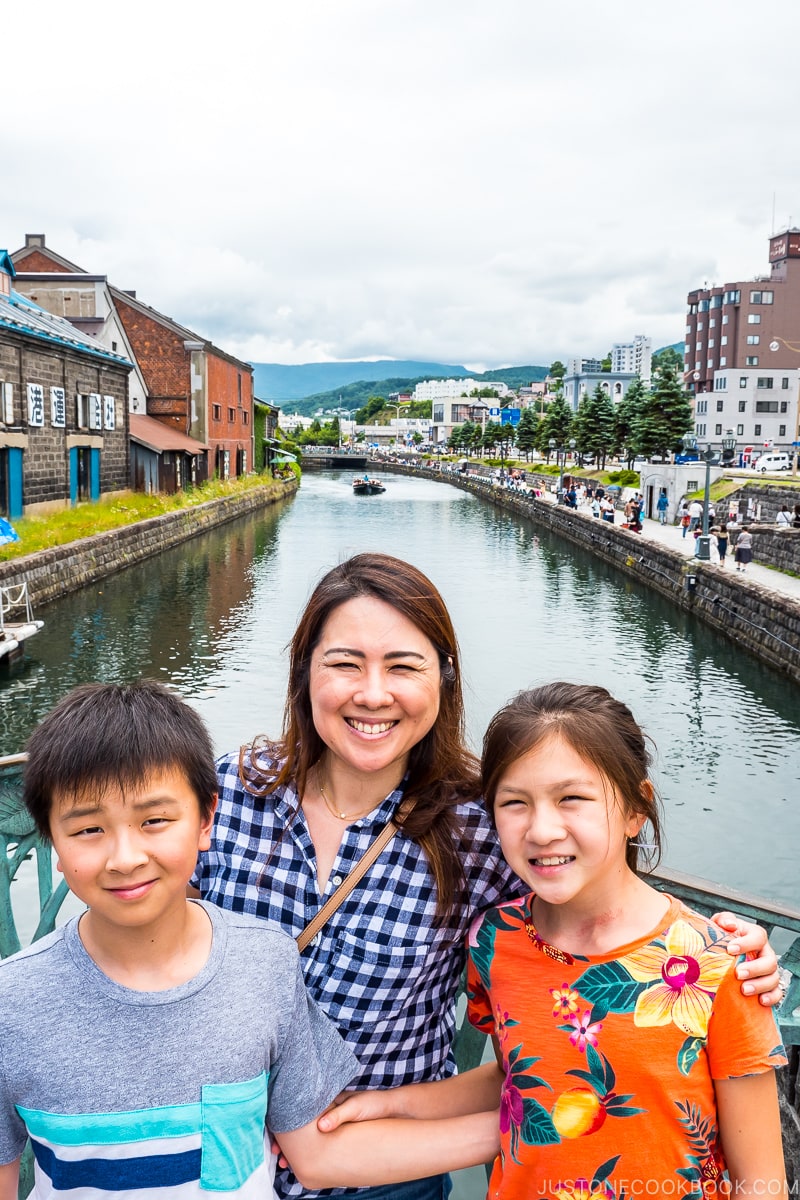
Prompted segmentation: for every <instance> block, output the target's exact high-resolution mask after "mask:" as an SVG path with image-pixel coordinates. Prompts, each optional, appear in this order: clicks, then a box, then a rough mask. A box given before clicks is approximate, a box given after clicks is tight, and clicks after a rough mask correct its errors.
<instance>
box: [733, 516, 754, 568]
mask: <svg viewBox="0 0 800 1200" xmlns="http://www.w3.org/2000/svg"><path fill="white" fill-rule="evenodd" d="M733 559H734V562H735V563H736V570H737V571H741V572H742V574H743V575H744V573H745V572H746V570H747V567H748V564H749V563H751V562H752V561H753V535H752V534H751V532H750V530H749V529H748V528H747V526H746V525H745V526H744V528H743V529H742V532H741V533H740V534H739V536H738V538H737V539H736V549H735V551H734V555H733Z"/></svg>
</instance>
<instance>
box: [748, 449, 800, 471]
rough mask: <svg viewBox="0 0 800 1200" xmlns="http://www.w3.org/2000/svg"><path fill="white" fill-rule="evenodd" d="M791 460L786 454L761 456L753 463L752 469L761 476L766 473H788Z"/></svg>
mask: <svg viewBox="0 0 800 1200" xmlns="http://www.w3.org/2000/svg"><path fill="white" fill-rule="evenodd" d="M791 466H792V463H791V459H790V458H789V455H788V454H762V455H761V456H760V457H759V458H757V459H756V461H755V462H754V463H753V469H754V470H755V471H760V472H761V474H762V475H763V474H764V473H765V472H766V471H789V470H791Z"/></svg>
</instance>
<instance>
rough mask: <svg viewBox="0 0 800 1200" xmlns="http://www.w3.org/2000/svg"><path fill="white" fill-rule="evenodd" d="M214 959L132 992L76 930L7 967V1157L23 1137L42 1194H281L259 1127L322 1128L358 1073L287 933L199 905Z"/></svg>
mask: <svg viewBox="0 0 800 1200" xmlns="http://www.w3.org/2000/svg"><path fill="white" fill-rule="evenodd" d="M203 908H204V910H205V911H206V912H207V913H208V916H209V918H210V920H211V923H212V929H213V938H212V946H211V953H210V955H209V958H208V961H207V962H206V964H205V966H204V967H203V968H202V970H201V971H200V972H199V974H198V975H196V976H195V978H194V979H191V980H190V981H189V982H188V983H184V984H181V985H180V986H179V987H176V988H170V989H168V990H167V991H162V992H138V991H132V990H131V989H129V988H126V987H122V986H121V985H119V984H117V983H114V982H113V981H112V980H110V979H109V978H108V977H107V976H106V975H104V974H103V972H102V971H101V970H100V969H99V968H98V967H97V966H96V965H95V963H94V961H93V960H92V959H91V958H90V957H89V955H88V954H87V953H86V951H85V949H84V948H83V944H82V942H81V940H80V936H79V934H78V920H79V918H76V919H75V920H73V921H71V922H70V923H69V924H67V925H65V926H64V927H63V929H59V930H57V931H56V932H55V933H53V934H51V935H50V936H49V937H46V938H43V939H42V940H41V941H39V942H36V943H34V945H32V946H30V947H29V948H28V949H27V950H23V951H22V952H21V953H19V954H16V955H14V956H13V957H12V958H9V959H6V960H5V962H3V963H0V1162H1V1163H7V1162H11V1161H13V1160H14V1159H15V1158H17V1157H18V1156H19V1154H20V1153H21V1151H22V1149H23V1147H24V1144H25V1138H26V1134H27V1133H29V1134H30V1137H31V1142H32V1145H33V1149H34V1154H35V1157H36V1164H37V1165H36V1175H37V1190H36V1192H35V1195H36V1196H37V1197H38V1196H42V1197H45V1196H47V1197H51V1196H52V1197H55V1196H64V1197H65V1198H66V1197H67V1196H69V1195H70V1194H72V1195H74V1194H75V1192H71V1189H75V1188H83V1189H86V1191H85V1192H84V1191H81V1192H80V1195H82V1196H83V1195H86V1196H91V1197H97V1198H99V1197H102V1196H104V1195H106V1194H107V1193H113V1195H114V1196H115V1197H124V1196H126V1195H128V1196H130V1197H131V1200H133V1198H134V1197H135V1198H136V1200H156V1198H157V1200H164V1198H165V1197H167V1196H168V1197H169V1200H191V1198H192V1197H197V1196H204V1195H208V1193H209V1192H214V1193H216V1195H218V1196H226V1197H236V1198H237V1200H255V1198H256V1197H258V1200H263V1197H264V1196H269V1195H271V1194H272V1189H271V1183H270V1164H269V1152H268V1148H267V1150H266V1152H265V1136H264V1125H265V1119H266V1122H267V1123H268V1125H269V1127H270V1128H271V1129H272V1130H273V1131H276V1132H281V1131H287V1130H292V1129H298V1128H300V1127H301V1126H302V1125H305V1124H307V1123H308V1122H309V1121H313V1120H314V1119H315V1117H317V1116H318V1115H319V1113H321V1112H322V1111H323V1109H325V1108H326V1107H327V1105H328V1104H329V1103H330V1102H331V1101H332V1100H333V1099H334V1097H335V1096H336V1095H337V1093H338V1092H340V1091H341V1090H342V1088H343V1087H345V1086H346V1084H347V1083H349V1081H350V1080H351V1079H352V1078H353V1076H354V1075H355V1074H356V1073H357V1071H358V1063H357V1061H356V1059H355V1057H354V1056H353V1054H352V1052H351V1051H350V1050H349V1049H348V1047H347V1046H346V1045H345V1043H344V1041H343V1040H342V1038H341V1036H340V1035H339V1033H338V1031H337V1030H336V1029H335V1027H334V1026H333V1025H332V1024H331V1023H330V1022H329V1021H328V1019H327V1017H325V1016H324V1014H323V1013H322V1012H320V1010H319V1009H318V1008H317V1006H316V1005H315V1004H314V1002H313V1001H312V1000H311V999H310V998H309V997H308V995H307V994H306V989H305V985H304V982H303V976H302V973H301V970H300V958H299V954H298V951H297V946H296V945H295V943H294V941H293V940H292V939H291V938H290V937H288V936H287V935H286V934H285V933H284V932H283V931H282V930H280V929H278V928H277V926H275V925H271V924H269V923H268V922H266V921H261V920H258V919H256V918H253V917H247V916H241V915H238V914H235V913H231V912H226V911H223V910H222V909H219V908H216V907H215V906H214V905H209V904H203Z"/></svg>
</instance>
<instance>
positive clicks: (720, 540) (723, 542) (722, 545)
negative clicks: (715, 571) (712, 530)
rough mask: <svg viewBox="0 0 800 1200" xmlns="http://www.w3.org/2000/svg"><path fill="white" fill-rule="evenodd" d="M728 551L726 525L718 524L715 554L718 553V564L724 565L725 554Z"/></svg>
mask: <svg viewBox="0 0 800 1200" xmlns="http://www.w3.org/2000/svg"><path fill="white" fill-rule="evenodd" d="M727 553H728V526H727V525H720V527H719V529H718V530H717V554H718V555H719V565H720V566H721V567H724V566H725V555H726V554H727Z"/></svg>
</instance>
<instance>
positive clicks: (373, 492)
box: [353, 475, 386, 496]
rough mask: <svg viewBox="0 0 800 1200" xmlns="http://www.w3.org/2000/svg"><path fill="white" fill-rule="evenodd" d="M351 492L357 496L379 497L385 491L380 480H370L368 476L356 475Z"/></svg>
mask: <svg viewBox="0 0 800 1200" xmlns="http://www.w3.org/2000/svg"><path fill="white" fill-rule="evenodd" d="M353 491H354V492H355V494H356V495H357V496H379V495H380V494H381V492H385V491H386V487H385V485H384V484H382V483H381V481H380V479H371V478H370V476H369V475H356V477H355V479H354V480H353Z"/></svg>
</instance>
